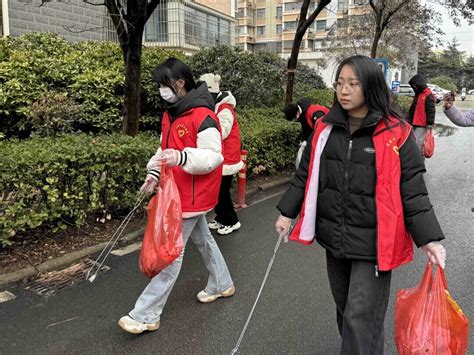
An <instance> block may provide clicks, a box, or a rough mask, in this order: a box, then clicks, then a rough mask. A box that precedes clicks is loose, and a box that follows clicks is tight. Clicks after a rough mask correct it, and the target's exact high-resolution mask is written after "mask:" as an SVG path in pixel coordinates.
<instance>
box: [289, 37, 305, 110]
mask: <svg viewBox="0 0 474 355" xmlns="http://www.w3.org/2000/svg"><path fill="white" fill-rule="evenodd" d="M303 36H304V32H302V34H299V33H298V32H296V35H295V39H294V41H293V47H292V48H291V56H290V58H289V59H288V71H287V77H288V79H287V81H286V98H285V106H288V105H289V104H291V103H292V101H293V87H294V84H295V71H296V66H297V65H298V55H299V53H300V45H301V40H302V39H303Z"/></svg>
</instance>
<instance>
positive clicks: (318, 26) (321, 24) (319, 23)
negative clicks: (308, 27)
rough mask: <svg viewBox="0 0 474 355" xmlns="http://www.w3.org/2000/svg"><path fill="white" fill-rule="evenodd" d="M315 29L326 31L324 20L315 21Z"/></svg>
mask: <svg viewBox="0 0 474 355" xmlns="http://www.w3.org/2000/svg"><path fill="white" fill-rule="evenodd" d="M316 31H326V20H322V21H316Z"/></svg>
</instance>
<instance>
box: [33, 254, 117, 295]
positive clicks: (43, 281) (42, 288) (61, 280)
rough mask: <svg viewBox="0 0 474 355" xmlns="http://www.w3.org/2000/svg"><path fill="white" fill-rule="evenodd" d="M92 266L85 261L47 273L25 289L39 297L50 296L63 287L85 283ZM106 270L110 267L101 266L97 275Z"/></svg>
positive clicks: (89, 262)
mask: <svg viewBox="0 0 474 355" xmlns="http://www.w3.org/2000/svg"><path fill="white" fill-rule="evenodd" d="M92 265H94V261H92V260H90V259H86V260H84V261H83V262H81V263H79V264H75V265H72V266H70V267H68V268H67V269H64V270H59V271H52V272H49V273H47V274H46V275H44V276H41V277H40V278H38V279H36V280H33V281H31V282H30V283H28V284H27V286H26V287H25V289H27V290H31V291H33V292H34V293H36V294H38V295H40V296H50V295H52V294H53V293H55V292H56V291H58V290H61V289H63V288H65V287H68V286H72V285H78V284H80V283H83V282H84V281H86V274H87V272H88V271H89V269H90V268H91V267H92ZM107 270H110V267H108V266H106V265H102V267H101V268H100V270H99V273H100V272H103V271H107Z"/></svg>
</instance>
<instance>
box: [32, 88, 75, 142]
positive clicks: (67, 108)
mask: <svg viewBox="0 0 474 355" xmlns="http://www.w3.org/2000/svg"><path fill="white" fill-rule="evenodd" d="M29 111H30V112H29V120H28V121H26V122H25V124H29V125H30V127H27V128H26V130H29V131H31V132H34V133H33V134H34V135H35V136H38V137H47V136H55V135H57V134H62V133H71V132H74V131H76V130H77V129H78V128H77V127H76V126H77V122H78V121H79V120H80V119H79V117H80V115H82V112H81V107H80V106H79V105H77V104H76V103H75V102H74V101H73V100H72V99H71V98H69V97H68V96H67V93H55V92H47V93H45V94H43V95H41V97H40V98H39V99H38V100H37V101H35V102H33V104H32V105H31V108H30V110H29Z"/></svg>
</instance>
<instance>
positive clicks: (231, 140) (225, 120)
mask: <svg viewBox="0 0 474 355" xmlns="http://www.w3.org/2000/svg"><path fill="white" fill-rule="evenodd" d="M220 80H221V77H220V75H216V74H213V73H208V74H204V75H201V77H200V78H199V81H204V82H206V83H207V88H208V89H209V92H210V93H211V95H212V97H213V98H214V101H215V103H216V107H215V112H216V114H217V118H218V119H219V122H220V124H221V128H222V152H223V155H224V167H223V169H222V182H221V186H220V190H219V201H218V203H217V205H216V207H215V208H214V212H215V213H216V217H215V218H214V220H212V221H210V222H209V228H210V229H216V230H217V233H218V234H221V235H227V234H230V233H232V232H233V231H236V230H237V229H239V228H240V227H241V224H240V221H239V217H238V216H237V213H235V209H234V203H233V202H232V196H231V193H230V188H231V186H232V180H233V178H234V175H235V174H237V173H238V172H239V170H240V169H242V167H243V166H244V163H243V162H242V160H241V159H240V149H241V142H240V128H239V123H238V122H237V115H236V114H235V106H236V105H237V101H236V100H235V97H234V95H232V93H231V92H230V91H220V86H219V83H220Z"/></svg>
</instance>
